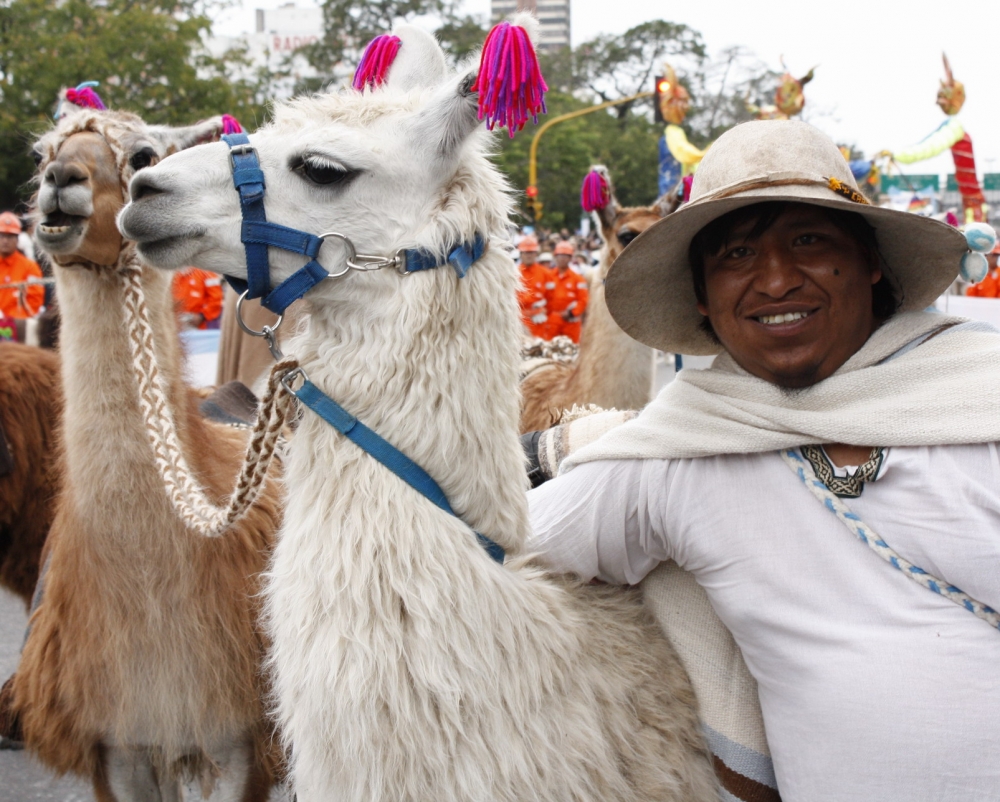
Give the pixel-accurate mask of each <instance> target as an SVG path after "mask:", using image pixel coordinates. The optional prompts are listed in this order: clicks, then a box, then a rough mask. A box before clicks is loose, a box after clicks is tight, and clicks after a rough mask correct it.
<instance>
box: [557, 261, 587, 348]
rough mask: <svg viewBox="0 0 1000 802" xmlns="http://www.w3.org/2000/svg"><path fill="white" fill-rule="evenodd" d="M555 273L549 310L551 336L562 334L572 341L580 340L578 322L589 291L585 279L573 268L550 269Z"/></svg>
mask: <svg viewBox="0 0 1000 802" xmlns="http://www.w3.org/2000/svg"><path fill="white" fill-rule="evenodd" d="M552 272H553V274H554V275H555V285H556V286H555V288H554V289H553V290H552V301H551V304H550V308H549V311H550V312H551V316H550V325H551V327H552V330H553V331H554V333H553V335H552V336H553V337H555V336H556V335H557V334H563V335H565V336H566V337H569V338H570V339H571V340H572V341H573V342H575V343H578V342H580V322H581V321H582V320H583V313H584V312H585V311H586V309H587V300H588V298H589V297H590V292H589V291H588V289H587V279H585V278H584V277H583V276H581V275H580V274H579V273H577V272H576V271H575V270H573V268H571V267H567V268H566V269H565V270H564V271H562V272H560V271H559V268H554V269H553V270H552Z"/></svg>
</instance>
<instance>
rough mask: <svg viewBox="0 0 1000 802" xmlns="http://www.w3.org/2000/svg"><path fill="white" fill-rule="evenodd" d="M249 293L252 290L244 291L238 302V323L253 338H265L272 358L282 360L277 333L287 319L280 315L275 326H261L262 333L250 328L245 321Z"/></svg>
mask: <svg viewBox="0 0 1000 802" xmlns="http://www.w3.org/2000/svg"><path fill="white" fill-rule="evenodd" d="M249 292H250V290H244V291H243V293H242V294H241V295H240V297H239V299H238V300H237V301H236V323H237V324H238V325H239V327H240V328H241V329H243V331H245V332H246V333H247V334H249V335H250V336H251V337H263V338H264V340H265V341H266V342H267V348H268V350H269V351H270V352H271V356H273V357H274V358H275V359H281V358H282V357H283V356H284V354H283V353H281V348H280V347H279V345H278V337H277V331H278V326H280V325H281V321H282V320H284V319H285V316H284V315H278V320H277V322H276V323H275V324H274V325H273V326H261V329H260V331H255V330H254V329H252V328H250V327H249V326H248V325H247V324H246V321H244V320H243V302H244V301H245V300H246V297H247V293H249Z"/></svg>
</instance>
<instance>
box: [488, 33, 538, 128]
mask: <svg viewBox="0 0 1000 802" xmlns="http://www.w3.org/2000/svg"><path fill="white" fill-rule="evenodd" d="M548 88H549V87H548V86H546V84H545V79H544V78H543V77H542V72H541V70H540V69H539V68H538V57H537V56H536V55H535V49H534V47H532V45H531V39H529V38H528V32H527V31H526V30H524V28H522V27H520V26H519V25H511V24H510V23H509V22H501V23H500V24H499V25H496V26H494V28H493V30H491V31H490V33H489V36H487V37H486V44H485V45H483V54H482V56H481V57H480V59H479V75H477V76H476V83H475V84H474V85H473V87H472V89H473V91H474V92H478V93H479V119H480V120H484V119H485V120H486V126H487V128H489V129H490V130H491V131H492V130H493V127H494V126H495V125H500V126H501V127H506V128H507V130H508V131H509V132H510V135H511V137H513V136H514V132H515V131H520V130H521V129H522V128H524V124H525V123H526V122H527V120H528V117H529V116H530V117H531V119H532V121H533V122H536V123H537V122H538V114H539V113H540V112H541V113H544V112H545V92H546V91H547V90H548Z"/></svg>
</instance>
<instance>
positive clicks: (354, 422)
mask: <svg viewBox="0 0 1000 802" xmlns="http://www.w3.org/2000/svg"><path fill="white" fill-rule="evenodd" d="M297 374H300V375H302V376H303V377H304V376H305V374H304V373H302V371H301V369H300V368H299V369H296V370H293V371H292V372H291V373H289V374H287V375H286V376H285V377H284V378H283V379H282V383H283V384H284V386H285V389H287V390H288V391H289V392H290V393H292V395H294V396H295V397H296V398H297V399H299V401H301V402H302V403H303V404H305V405H306V406H307V407H309V409H311V410H312V411H313V412H315V413H316V414H317V415H319V416H320V417H321V418H322V419H323V420H325V421H326V422H327V423H329V424H330V425H331V426H332V427H333V428H334V429H336V430H337V431H338V432H340V433H341V434H342V435H344V436H345V437H346V438H347V439H348V440H350V441H351V442H353V443H354V444H355V445H357V446H358V447H359V448H360V449H362V450H363V451H367V452H368V453H369V454H371V456H373V457H374V458H375V459H377V460H378V461H379V462H381V463H382V464H383V465H385V467H387V468H388V469H389V470H390V471H392V472H393V473H394V474H396V476H398V477H399V478H400V479H402V480H403V481H404V482H406V483H407V484H408V485H410V487H412V488H413V489H414V490H416V491H417V492H419V493H421V494H423V495H424V496H426V497H427V498H429V499H430V500H431V501H433V502H434V503H435V504H437V506H438V507H440V508H441V509H442V510H444V511H445V512H447V513H448V514H450V515H455V511H454V510H453V509H452V508H451V504H449V503H448V498H447V497H446V496H445V494H444V491H442V490H441V488H440V486H438V483H437V482H435V481H434V480H433V479H432V478H431V477H430V474H428V473H427V471H425V470H424V469H423V468H421V467H420V466H419V465H417V463H415V462H414V461H413V460H411V459H410V458H409V457H408V456H406V455H405V454H404V453H403V452H402V451H400V450H399V449H397V448H396V447H395V446H393V445H391V444H390V443H388V442H387V441H386V440H384V439H383V438H381V437H379V436H378V435H377V434H375V432H373V431H372V430H371V429H369V428H368V427H367V426H365V425H364V424H363V423H361V421H359V420H358V419H357V418H355V417H354V416H353V415H351V414H350V413H349V412H348V411H347V410H346V409H344V408H343V407H342V406H340V404H338V403H337V402H336V401H334V400H333V399H332V398H330V396H328V395H326V393H324V392H323V391H322V390H320V389H319V388H318V387H317V386H316V385H315V384H313V383H312V382H311V381H309V379H304V381H303V384H302V386H301V387H300V388H299V389H298V390H293V389H292V387H291V384H292V381H293V380H294V378H295V376H296V375H297ZM455 517H456V518H457V517H458V516H457V515H456V516H455ZM475 535H476V538H477V539H478V540H479V545H481V546H482V547H483V548H484V549H485V550H486V553H487V554H489V555H490V557H492V558H493V559H494V560H496V561H497V562H498V563H500V565H503V560H504V550H503V547H502V546H501V545H500V544H499V543H496V542H494V541H493V540H490V538H488V537H486V535H481V534H480V533H479V532H476V533H475Z"/></svg>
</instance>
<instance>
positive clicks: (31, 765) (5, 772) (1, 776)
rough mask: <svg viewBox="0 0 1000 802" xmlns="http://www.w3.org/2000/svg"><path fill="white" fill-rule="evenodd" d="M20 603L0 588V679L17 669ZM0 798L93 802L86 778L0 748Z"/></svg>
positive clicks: (10, 801)
mask: <svg viewBox="0 0 1000 802" xmlns="http://www.w3.org/2000/svg"><path fill="white" fill-rule="evenodd" d="M27 620H28V619H27V616H26V615H25V612H24V605H23V604H22V603H21V600H20V599H19V598H17V596H15V595H14V594H12V593H9V592H8V591H6V590H4V589H2V588H0V683H2V682H4V681H5V680H6V679H7V677H9V676H10V675H11V674H13V673H14V671H15V670H16V669H17V662H18V659H19V657H20V654H21V642H22V641H23V640H24V626H25V624H26V623H27ZM0 802H94V793H93V791H92V790H91V787H90V783H89V782H82V781H80V780H78V779H76V778H75V777H56V776H55V775H54V774H53V773H52V772H50V771H49V770H48V769H46V768H45V767H44V766H42V765H41V764H40V763H38V761H36V760H34V759H33V758H31V757H30V756H29V755H28V753H27V752H24V751H18V752H14V751H11V750H8V749H0Z"/></svg>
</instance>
